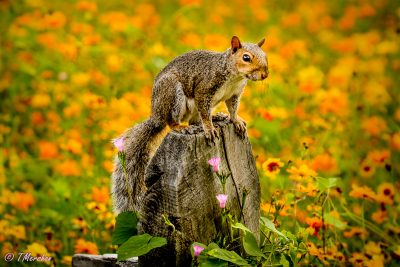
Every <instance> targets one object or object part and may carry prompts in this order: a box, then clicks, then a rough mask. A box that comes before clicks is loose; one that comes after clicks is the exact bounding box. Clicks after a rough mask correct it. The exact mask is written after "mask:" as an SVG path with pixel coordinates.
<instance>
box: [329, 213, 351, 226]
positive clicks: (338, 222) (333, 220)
mask: <svg viewBox="0 0 400 267" xmlns="http://www.w3.org/2000/svg"><path fill="white" fill-rule="evenodd" d="M324 221H325V223H326V224H330V225H332V226H335V227H336V228H338V229H344V228H346V226H347V224H346V223H344V222H343V221H341V220H340V219H338V218H335V217H333V216H332V215H330V214H329V213H328V214H325V215H324Z"/></svg>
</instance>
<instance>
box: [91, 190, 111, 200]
mask: <svg viewBox="0 0 400 267" xmlns="http://www.w3.org/2000/svg"><path fill="white" fill-rule="evenodd" d="M91 198H92V199H93V200H94V201H96V202H100V203H105V204H106V203H107V202H108V200H109V199H110V192H109V189H108V187H106V186H103V187H100V188H99V187H93V189H92V197H91Z"/></svg>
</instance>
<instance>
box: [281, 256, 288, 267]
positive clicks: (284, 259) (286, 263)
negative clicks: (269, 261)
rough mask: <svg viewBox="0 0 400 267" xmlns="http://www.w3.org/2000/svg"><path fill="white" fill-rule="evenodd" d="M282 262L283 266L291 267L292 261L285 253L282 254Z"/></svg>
mask: <svg viewBox="0 0 400 267" xmlns="http://www.w3.org/2000/svg"><path fill="white" fill-rule="evenodd" d="M279 263H280V264H282V266H283V267H289V266H290V263H289V261H288V260H287V259H286V257H285V255H284V254H281V260H280V262H279Z"/></svg>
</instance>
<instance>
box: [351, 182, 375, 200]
mask: <svg viewBox="0 0 400 267" xmlns="http://www.w3.org/2000/svg"><path fill="white" fill-rule="evenodd" d="M351 187H352V190H351V191H350V193H349V196H351V197H354V198H366V199H369V200H375V198H376V194H375V192H374V191H373V190H372V189H371V188H370V187H368V186H366V185H365V186H358V185H356V184H352V186H351Z"/></svg>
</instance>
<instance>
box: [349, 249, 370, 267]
mask: <svg viewBox="0 0 400 267" xmlns="http://www.w3.org/2000/svg"><path fill="white" fill-rule="evenodd" d="M349 261H350V262H351V263H352V264H353V266H360V267H361V266H365V262H367V261H368V258H367V257H366V256H365V255H364V254H362V253H358V252H354V253H353V254H351V257H350V259H349Z"/></svg>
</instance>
